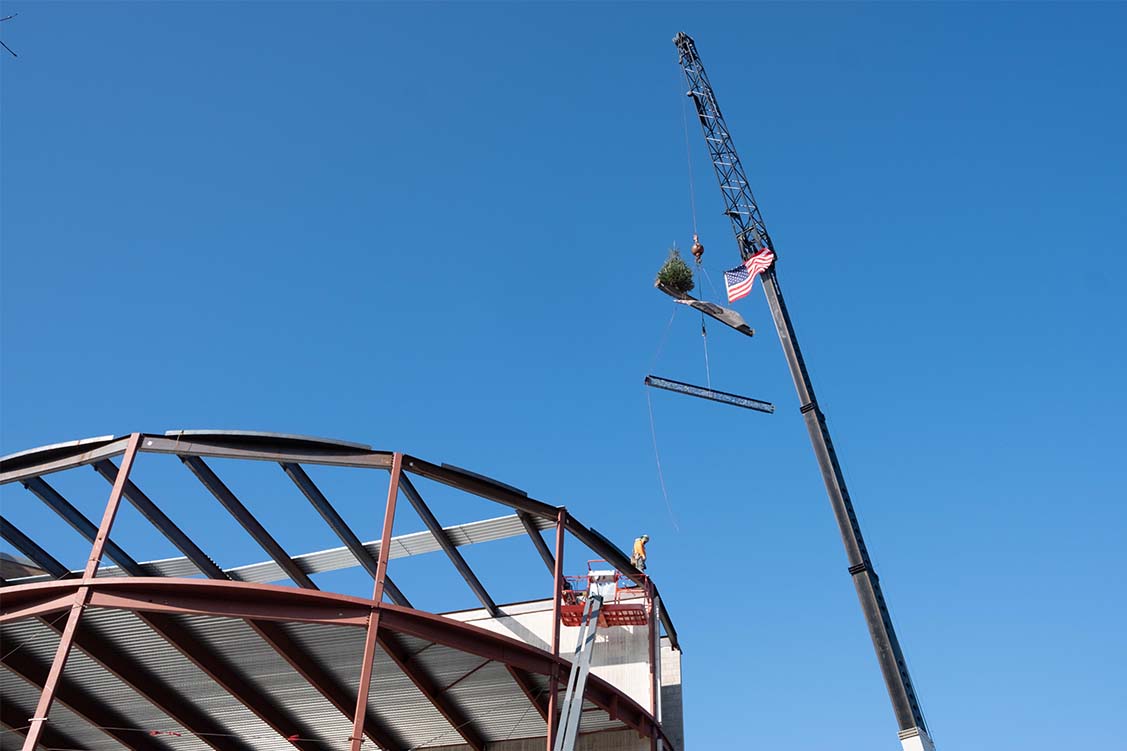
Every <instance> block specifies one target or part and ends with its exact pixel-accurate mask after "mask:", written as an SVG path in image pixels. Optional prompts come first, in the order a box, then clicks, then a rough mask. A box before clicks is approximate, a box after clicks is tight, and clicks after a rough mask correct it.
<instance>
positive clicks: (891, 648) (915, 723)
mask: <svg viewBox="0 0 1127 751" xmlns="http://www.w3.org/2000/svg"><path fill="white" fill-rule="evenodd" d="M673 43H674V44H675V45H676V46H677V51H678V53H679V62H680V64H681V69H682V70H683V71H684V73H685V78H686V79H687V81H688V84H689V91H688V96H689V97H690V98H691V99H692V100H693V104H694V105H695V106H696V110H697V116H698V117H699V119H700V124H701V128H702V129H703V131H704V140H705V144H706V145H707V146H708V153H709V156H710V157H711V159H712V166H713V167H714V168H715V171H716V177H717V179H719V181H720V192H721V194H723V196H724V213H725V214H726V215H727V216H728V218H729V219H730V220H731V222H732V229H733V230H734V231H735V233H736V241H737V243H738V244H739V250H740V256H741V257H742V258H743V259H745V260H746V259H747V258H748V257H750V256H751V255H753V254H754V253H756V252H758V251H760V250H761V249H763V248H769V249H770V250H772V251H773V252H775V254H776V258H777V257H778V252H777V251H776V250H775V246H774V243H772V242H771V237H770V235H768V234H767V226H766V225H765V224H764V223H763V217H762V215H761V214H760V213H759V206H758V205H757V204H756V202H755V197H754V196H753V195H752V193H751V186H750V185H749V183H748V179H747V174H746V173H745V172H744V169H743V166H742V165H741V164H740V159H739V156H737V155H736V150H735V147H734V146H733V145H732V136H731V134H730V132H729V131H728V126H727V124H725V122H724V117H723V115H721V114H720V107H719V106H718V105H717V103H716V94H715V93H714V92H713V90H712V85H711V84H710V83H709V82H708V76H707V75H706V74H705V72H704V66H703V65H702V63H701V60H700V56H699V55H698V54H697V48H696V44H695V43H694V42H693V40H692V37H690V36H689V35H687V34H685V33H684V32H681V33H679V34H678V35H677V36H676V37H675V38H674V40H673ZM776 265H777V262H776V263H775V264H772V265H771V266H770V267H769V268H768V269H767V270H766V271H764V272H763V273H762V277H763V290H764V293H765V294H766V295H767V304H768V305H769V306H770V308H771V316H772V317H773V318H774V320H775V328H776V329H777V330H778V332H779V341H780V342H781V343H782V345H783V353H784V354H785V355H786V359H787V364H788V365H789V366H790V372H791V376H792V378H793V379H794V387H795V390H796V391H797V392H798V399H799V402H800V403H801V412H802V416H803V418H804V419H805V421H806V429H807V430H808V431H809V433H810V442H811V443H812V444H813V446H814V455H815V456H816V457H817V459H818V465H819V466H820V467H821V470H822V479H823V480H824V481H825V484H826V491H827V493H828V494H829V497H830V505H831V506H833V511H834V516H836V517H837V523H838V527H839V528H840V530H841V539H842V542H843V543H844V544H845V552H846V556H847V558H848V560H849V573H850V575H851V576H852V577H853V584H854V586H855V587H856V589H857V597H858V598H859V599H860V600H861V609H862V611H864V614H865V621H866V622H867V624H868V627H869V635H870V636H871V637H872V640H873V647H874V648H875V649H876V653H877V660H878V661H879V662H880V668H881V672H882V673H883V674H884V682H885V684H886V685H887V687H888V694H889V697H890V698H891V699H892V708H893V711H894V712H895V714H896V721H897V723H898V724H899V726H900V741H901V743H902V744H903V747H904V749H905V751H933V750H934V745H933V744H932V741H931V738H930V736H929V734H928V731H927V724H926V723H925V722H924V716H923V711H922V710H921V709H920V703H919V700H918V699H917V698H916V691H915V689H914V688H913V687H912V679H911V677H910V676H909V675H908V666H907V664H906V663H905V661H904V655H903V653H902V652H901V650H900V643H899V641H897V639H896V631H895V630H894V629H893V627H892V618H891V617H890V616H889V614H888V606H887V605H886V604H885V601H884V595H883V594H882V593H881V589H880V581H879V579H878V578H877V574H876V571H874V570H873V563H872V560H871V559H870V558H869V551H868V550H867V549H866V547H865V540H864V538H863V537H862V536H861V527H860V525H859V524H858V523H857V516H856V514H855V513H854V511H853V502H852V501H851V500H850V498H849V491H848V489H846V487H845V478H844V477H843V476H842V473H841V466H840V465H839V463H838V460H837V453H836V452H835V451H834V446H833V441H831V440H830V432H829V429H828V428H827V427H826V418H825V415H823V414H822V410H821V409H820V408H819V407H818V400H817V398H816V397H815V396H814V386H813V384H812V383H811V381H810V373H809V371H807V369H806V363H805V361H804V360H803V359H802V351H801V350H800V349H799V347H798V337H797V336H796V335H795V332H794V325H793V324H792V323H791V320H790V315H789V314H788V313H787V307H786V303H785V302H784V301H783V293H782V291H781V290H780V289H779V279H778V276H777V275H776V271H775V267H776Z"/></svg>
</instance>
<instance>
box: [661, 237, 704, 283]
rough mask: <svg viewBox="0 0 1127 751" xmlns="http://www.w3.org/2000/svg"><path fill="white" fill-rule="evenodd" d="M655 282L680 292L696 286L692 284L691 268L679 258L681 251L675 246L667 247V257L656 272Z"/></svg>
mask: <svg viewBox="0 0 1127 751" xmlns="http://www.w3.org/2000/svg"><path fill="white" fill-rule="evenodd" d="M657 283H658V284H660V285H662V286H664V287H668V288H669V289H671V290H674V291H675V292H680V293H682V294H685V293H687V292H688V291H689V290H691V289H692V288H693V287H694V286H696V285H695V284H693V270H692V269H691V268H689V264H687V263H685V261H684V259H682V258H681V251H679V250H677V247H676V246H674V247H672V248H670V249H669V257H668V258H666V259H665V263H664V264H662V266H661V269H660V270H659V271H658V272H657Z"/></svg>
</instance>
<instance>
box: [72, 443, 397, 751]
mask: <svg viewBox="0 0 1127 751" xmlns="http://www.w3.org/2000/svg"><path fill="white" fill-rule="evenodd" d="M94 469H95V470H96V471H97V472H98V474H100V475H102V477H104V478H105V479H107V480H109V481H110V482H113V481H114V480H115V479H116V477H117V467H115V466H114V465H113V463H112V462H110V461H108V460H107V461H103V462H98V463H96V464H95V465H94ZM125 497H126V498H127V499H129V501H130V502H131V503H133V504H134V505H135V506H137V509H138V510H139V511H140V512H141V513H142V514H144V516H145V517H146V518H147V519H148V520H149V521H150V522H152V524H153V525H154V526H155V527H156V528H157V529H158V530H160V531H161V533H163V534H164V535H165V537H167V538H168V539H169V541H170V542H172V544H174V545H176V547H177V548H179V549H180V552H182V553H183V554H184V555H185V556H186V557H187V558H188V560H190V561H191V562H192V563H193V564H194V565H195V566H196V568H198V569H200V571H201V572H203V573H204V574H205V575H206V576H208V577H209V578H211V579H217V580H226V579H228V578H229V577H228V576H227V574H226V573H225V572H224V571H223V570H222V569H220V568H219V566H217V565H216V564H215V562H214V561H212V560H211V558H210V557H208V556H207V554H206V553H204V552H203V550H201V549H200V548H199V547H198V546H197V545H196V544H195V542H193V541H192V540H191V538H189V537H188V536H187V535H186V534H185V533H184V532H183V531H181V530H180V528H179V527H177V526H176V524H175V523H174V522H173V521H172V520H171V519H169V518H168V516H167V515H165V513H164V512H163V511H161V510H160V508H158V507H157V506H156V504H155V503H153V501H152V500H150V499H149V498H148V496H146V495H145V494H144V493H142V492H141V490H140V489H139V488H138V487H137V486H136V485H134V484H133V483H132V482H127V483H126V486H125ZM365 552H367V551H365ZM227 602H229V601H227V600H219V601H217V602H215V607H211V608H207V610H208V611H209V612H213V613H220V612H222V606H223V605H224V604H226V603H227ZM231 604H234V603H231ZM196 606H197V607H198V608H200V609H201V610H204V607H203V603H197V604H196ZM246 615H250V613H247V614H246ZM247 624H248V625H249V626H250V627H251V628H252V629H253V630H254V631H255V632H256V633H257V634H258V635H259V636H260V637H262V639H263V640H264V641H265V642H266V643H267V644H268V645H269V646H270V647H271V648H272V649H273V650H274V651H275V652H277V654H278V655H279V656H280V657H282V658H283V659H284V660H286V662H288V663H289V664H290V666H291V667H292V668H293V669H294V670H295V671H297V673H298V674H299V675H301V676H302V677H303V678H304V679H305V680H306V681H308V682H309V684H310V685H311V686H312V687H313V688H315V689H316V690H317V691H318V692H319V693H320V694H321V695H322V696H323V697H324V698H325V699H326V700H327V701H329V702H330V703H331V704H332V705H333V706H335V707H336V708H337V709H338V710H340V711H341V712H342V713H344V714H345V715H346V716H351V715H350V712H351V711H352V704H353V702H354V697H352V696H351V695H350V692H349V691H348V690H346V688H345V686H344V685H343V684H342V683H340V682H339V681H337V680H336V679H335V678H333V677H332V676H331V675H330V674H329V673H328V672H326V671H325V670H324V669H322V668H321V667H320V665H318V664H317V662H316V661H315V660H314V659H313V658H312V657H311V656H310V655H309V654H308V653H307V652H306V651H305V650H304V649H302V648H301V646H300V645H299V644H297V642H295V641H293V639H291V638H290V637H289V636H288V635H287V634H286V632H285V631H284V630H283V629H282V628H281V626H279V625H278V624H277V623H272V622H270V621H267V620H261V619H251V618H248V619H247ZM364 730H365V734H366V735H367V736H368V737H369V738H371V740H372V741H373V742H374V743H376V744H377V745H379V746H380V747H381V748H383V749H386V750H387V751H395V750H396V749H404V748H406V746H405V744H403V743H402V741H401V740H399V739H397V738H395V737H394V736H393V735H392V733H391V732H390V730H389V729H388V728H386V727H385V726H383V725H381V724H380V723H379V722H378V721H377V720H376V719H375V718H370V719H369V721H368V722H367V723H365V727H364Z"/></svg>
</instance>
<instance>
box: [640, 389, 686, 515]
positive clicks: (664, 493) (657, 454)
mask: <svg viewBox="0 0 1127 751" xmlns="http://www.w3.org/2000/svg"><path fill="white" fill-rule="evenodd" d="M642 388H644V389H645V391H646V405H647V406H648V407H649V408H650V437H651V438H652V439H653V444H654V460H655V461H656V462H657V479H658V482H660V483H661V495H662V497H664V498H665V509H666V510H667V511H668V512H669V521H670V522H672V524H673V529H674V530H676V531H677V533H678V534H679V533H680V532H681V527H679V526H678V525H677V517H675V516H674V515H673V504H671V503H670V502H669V491H668V490H666V489H665V473H663V472H662V471H661V453H660V452H658V450H657V428H655V427H654V405H653V400H652V399H650V390H649V388H647V387H645V386H643V387H642Z"/></svg>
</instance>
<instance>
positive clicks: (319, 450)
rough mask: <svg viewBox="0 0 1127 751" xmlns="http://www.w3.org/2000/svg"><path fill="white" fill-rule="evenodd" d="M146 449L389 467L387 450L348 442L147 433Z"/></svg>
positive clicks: (166, 452) (192, 454)
mask: <svg viewBox="0 0 1127 751" xmlns="http://www.w3.org/2000/svg"><path fill="white" fill-rule="evenodd" d="M141 450H142V451H148V452H152V453H156V454H174V455H176V456H181V457H184V456H209V457H214V458H217V459H249V460H257V461H268V462H295V463H300V464H326V465H333V466H340V467H360V468H365V469H388V468H390V467H391V454H390V453H388V452H387V451H372V450H370V449H362V448H354V447H351V448H350V447H347V446H336V447H333V446H325V445H322V446H314V445H310V444H305V443H302V442H300V441H297V442H295V441H286V440H273V441H272V440H264V439H248V438H240V437H238V436H228V437H225V438H221V437H214V436H213V437H207V438H204V437H196V436H183V437H178V436H175V435H174V436H157V435H146V436H145V441H144V443H142V444H141Z"/></svg>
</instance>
